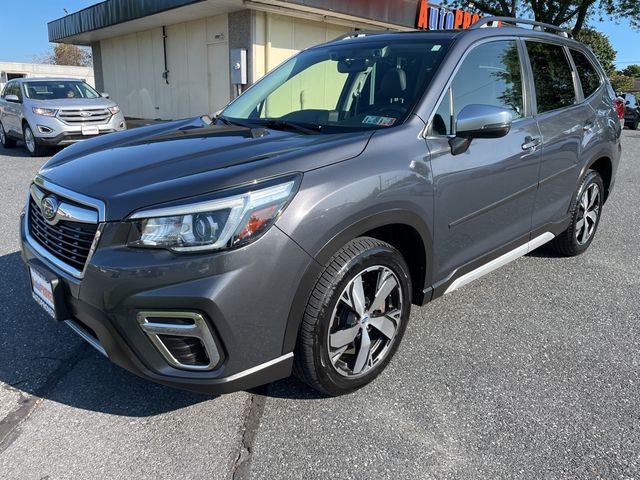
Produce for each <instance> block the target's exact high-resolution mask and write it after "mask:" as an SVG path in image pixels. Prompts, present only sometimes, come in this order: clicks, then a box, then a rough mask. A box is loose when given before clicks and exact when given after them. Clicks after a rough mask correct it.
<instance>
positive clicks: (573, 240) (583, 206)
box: [550, 170, 604, 256]
mask: <svg viewBox="0 0 640 480" xmlns="http://www.w3.org/2000/svg"><path fill="white" fill-rule="evenodd" d="M603 203H604V184H603V182H602V177H601V176H600V174H599V173H598V172H596V171H595V170H589V171H588V172H587V173H586V175H585V176H584V179H583V180H582V184H581V185H580V188H579V189H578V193H577V194H576V196H575V198H574V200H573V203H572V208H571V224H570V225H569V228H567V229H566V230H565V231H564V232H562V233H561V234H560V235H558V236H557V237H556V238H554V239H553V241H552V242H551V243H550V246H551V247H552V248H553V249H554V250H555V251H557V252H558V253H560V254H562V255H566V256H574V255H579V254H581V253H582V252H584V251H585V250H586V249H587V248H589V245H591V242H592V241H593V237H594V236H595V234H596V230H597V229H598V224H599V223H600V214H601V213H602V205H603Z"/></svg>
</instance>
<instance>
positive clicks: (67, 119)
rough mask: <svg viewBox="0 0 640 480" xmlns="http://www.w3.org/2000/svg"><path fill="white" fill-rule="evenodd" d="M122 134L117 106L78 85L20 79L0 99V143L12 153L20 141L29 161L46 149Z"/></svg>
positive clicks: (68, 80)
mask: <svg viewBox="0 0 640 480" xmlns="http://www.w3.org/2000/svg"><path fill="white" fill-rule="evenodd" d="M126 128H127V125H126V123H125V120H124V116H123V115H122V112H121V111H120V108H119V107H118V105H116V104H115V103H114V102H112V101H111V100H109V96H108V95H107V94H104V93H103V94H100V93H98V92H96V91H95V90H94V89H93V88H92V87H91V86H90V85H88V84H87V83H85V82H83V81H82V80H77V79H71V78H20V79H15V80H11V81H10V82H8V83H7V84H6V85H5V87H4V89H3V90H2V94H1V95H0V143H2V146H3V147H5V148H12V147H15V145H16V141H17V140H23V141H24V143H25V146H26V147H27V150H28V151H29V153H30V154H31V155H32V156H34V157H36V156H41V155H43V154H45V153H46V151H47V147H49V146H57V145H68V144H71V143H74V142H77V141H79V140H84V139H86V138H90V137H94V136H96V135H102V134H105V133H111V132H116V131H120V130H125V129H126Z"/></svg>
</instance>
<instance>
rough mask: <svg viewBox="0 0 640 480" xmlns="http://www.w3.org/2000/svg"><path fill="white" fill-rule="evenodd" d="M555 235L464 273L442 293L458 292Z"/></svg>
mask: <svg viewBox="0 0 640 480" xmlns="http://www.w3.org/2000/svg"><path fill="white" fill-rule="evenodd" d="M554 237H555V235H554V234H553V233H551V232H545V233H543V234H542V235H539V236H537V237H536V238H534V239H533V240H531V241H529V242H527V243H525V244H524V245H521V246H519V247H518V248H515V249H513V250H511V251H510V252H507V253H505V254H504V255H501V256H499V257H498V258H495V259H493V260H491V261H490V262H489V263H485V264H484V265H482V266H481V267H478V268H476V269H475V270H471V271H470V272H469V273H465V274H464V275H462V276H461V277H458V278H456V279H455V280H454V281H453V282H451V284H450V285H449V286H448V287H447V289H446V290H445V291H444V294H445V295H446V294H447V293H451V292H453V291H455V290H458V289H459V288H460V287H463V286H464V285H466V284H468V283H471V282H473V281H474V280H477V279H478V278H480V277H483V276H485V275H486V274H488V273H491V272H493V271H494V270H497V269H498V268H500V267H502V266H504V265H506V264H508V263H511V262H513V261H514V260H516V259H518V258H520V257H522V256H524V255H526V254H527V253H529V252H531V251H533V250H535V249H536V248H538V247H539V246H541V245H544V244H545V243H547V242H549V241H551V240H553V239H554Z"/></svg>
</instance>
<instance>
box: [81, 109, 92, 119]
mask: <svg viewBox="0 0 640 480" xmlns="http://www.w3.org/2000/svg"><path fill="white" fill-rule="evenodd" d="M92 115H93V113H91V112H88V111H87V110H82V111H81V112H80V116H82V117H84V118H87V117H90V116H92Z"/></svg>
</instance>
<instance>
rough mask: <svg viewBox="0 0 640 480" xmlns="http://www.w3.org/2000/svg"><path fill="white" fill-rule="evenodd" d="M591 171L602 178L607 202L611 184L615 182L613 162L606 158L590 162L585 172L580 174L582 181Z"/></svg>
mask: <svg viewBox="0 0 640 480" xmlns="http://www.w3.org/2000/svg"><path fill="white" fill-rule="evenodd" d="M589 170H595V171H596V172H598V173H599V174H600V177H602V183H603V184H604V199H603V201H604V202H606V201H607V199H608V197H609V191H610V188H611V182H612V180H613V162H612V161H611V159H610V158H609V157H608V156H606V155H602V156H596V157H595V158H594V159H593V160H592V161H591V162H588V163H587V164H586V165H585V167H584V168H583V170H582V171H581V172H580V177H579V178H580V179H582V178H583V177H584V176H585V175H586V173H587V172H588V171H589Z"/></svg>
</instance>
